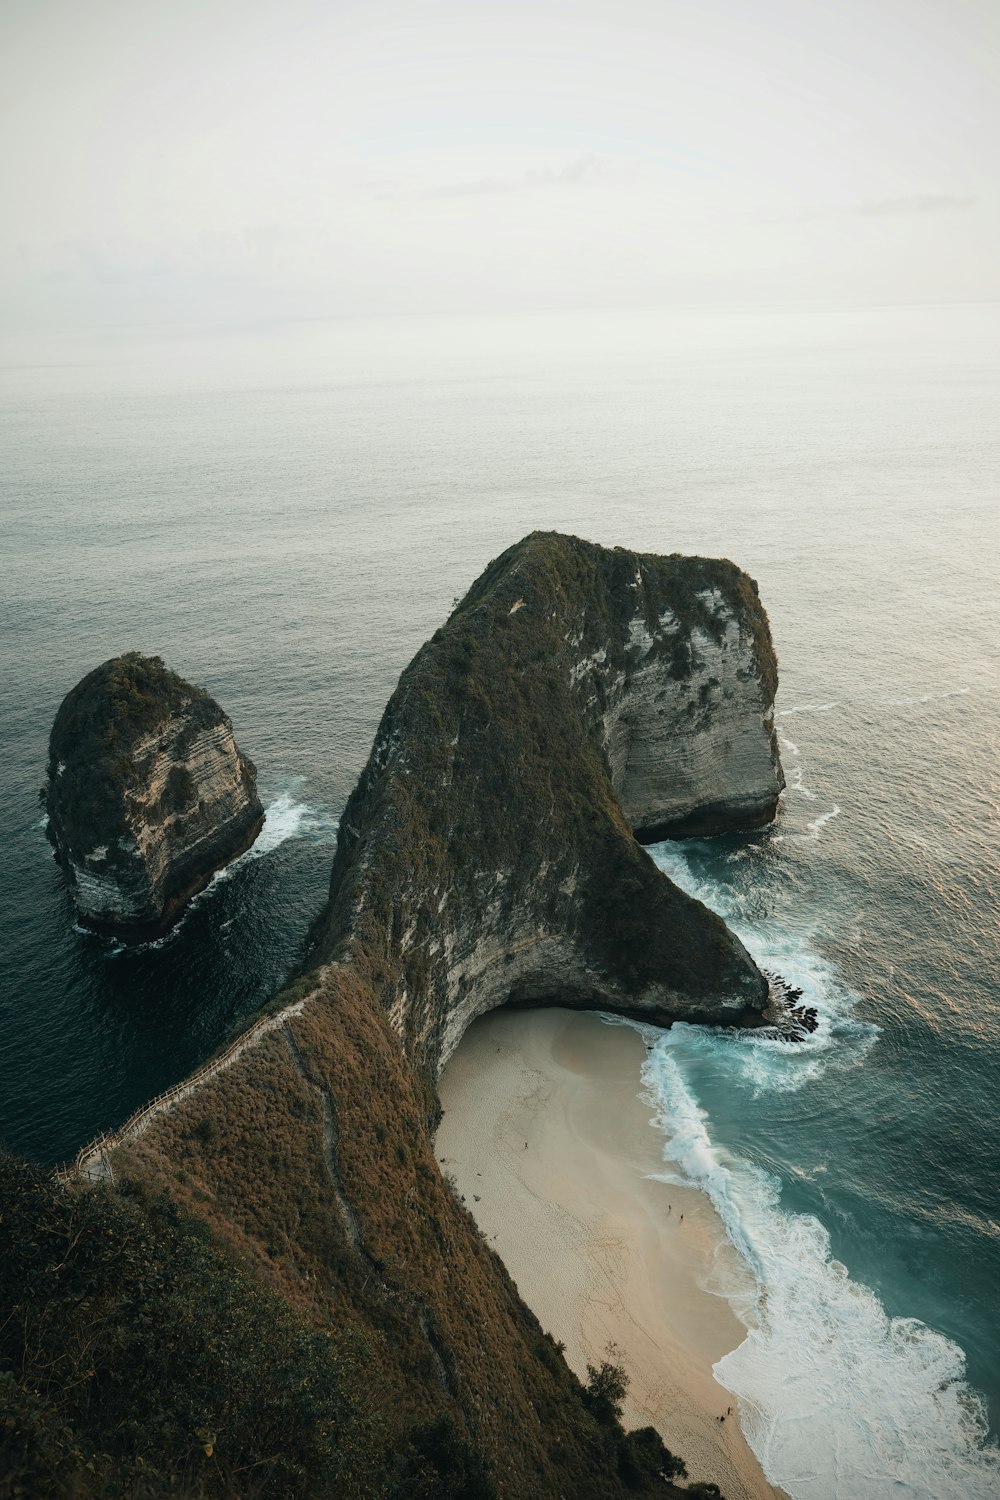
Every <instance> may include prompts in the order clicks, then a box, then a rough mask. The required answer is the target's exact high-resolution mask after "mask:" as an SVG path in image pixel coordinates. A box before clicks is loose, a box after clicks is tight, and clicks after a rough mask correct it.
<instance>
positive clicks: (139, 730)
mask: <svg viewBox="0 0 1000 1500" xmlns="http://www.w3.org/2000/svg"><path fill="white" fill-rule="evenodd" d="M45 797H46V806H47V809H48V814H49V836H50V838H51V839H52V842H53V843H54V845H55V848H56V854H57V857H58V859H59V861H60V863H61V865H62V867H63V870H64V871H65V875H66V881H67V884H68V886H69V889H70V891H71V893H72V896H73V899H74V901H75V903H76V907H77V910H78V911H79V913H80V916H81V917H82V918H83V919H84V920H85V921H86V922H88V923H89V924H90V925H92V926H94V927H97V928H99V929H101V930H103V931H108V932H113V933H115V934H116V935H119V936H122V937H125V938H146V937H152V936H156V935H157V934H158V933H161V932H163V931H165V930H166V929H167V928H168V927H169V926H170V924H171V922H173V921H174V920H175V919H176V917H177V916H178V915H179V913H180V912H181V910H182V909H183V907H184V906H185V904H186V903H187V902H188V901H189V900H190V899H191V897H192V896H194V895H196V894H197V892H198V891H200V890H202V889H203V888H204V887H205V886H206V885H207V884H208V882H209V880H210V879H211V878H212V875H213V874H214V873H215V872H216V871H217V870H219V869H221V868H222V867H223V866H224V865H227V864H228V863H229V862H230V860H232V859H234V858H235V857H236V855H238V854H240V853H242V851H243V850H244V849H247V848H249V846H250V845H251V844H252V843H253V841H254V839H255V838H256V837H257V834H258V833H259V832H260V829H261V826H262V824H263V821H264V810H263V808H262V807H261V804H260V799H259V798H258V796H257V791H256V785H255V772H254V767H253V765H252V763H251V762H250V761H249V760H248V759H247V757H246V756H245V755H243V754H242V753H241V752H240V750H239V749H238V747H237V745H236V741H235V740H234V738H233V726H232V724H231V722H230V720H229V719H228V718H227V717H226V715H225V714H224V713H223V711H222V709H221V708H220V707H219V705H218V704H217V703H216V702H215V700H214V699H212V698H210V697H209V695H208V694H207V693H206V692H204V691H203V690H202V689H201V688H195V687H192V686H191V685H190V683H187V682H184V681H183V680H182V679H181V678H180V677H178V676H177V675H176V673H174V672H171V671H170V670H169V668H167V667H165V666H164V664H163V662H162V661H161V660H160V658H159V657H156V656H154V657H145V656H142V655H140V654H139V653H138V652H129V653H128V654H127V655H125V656H119V657H115V658H113V659H112V660H111V661H107V662H105V663H104V664H103V665H102V666H100V667H98V668H96V670H95V671H93V672H90V673H88V675H87V676H86V677H84V678H83V680H82V681H81V682H79V683H77V685H76V687H75V688H73V689H72V691H71V692H70V693H68V694H67V696H66V698H65V699H64V700H63V703H62V706H61V707H60V709H59V712H58V713H57V715H56V719H55V723H54V725H53V728H52V735H51V738H50V741H49V774H48V784H47V787H46V791H45Z"/></svg>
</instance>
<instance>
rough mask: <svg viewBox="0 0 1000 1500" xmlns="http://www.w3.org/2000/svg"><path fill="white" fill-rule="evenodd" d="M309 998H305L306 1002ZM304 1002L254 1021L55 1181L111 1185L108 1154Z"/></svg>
mask: <svg viewBox="0 0 1000 1500" xmlns="http://www.w3.org/2000/svg"><path fill="white" fill-rule="evenodd" d="M308 998H309V997H308V996H307V997H306V999H308ZM306 999H302V1000H298V1001H296V1003H295V1004H294V1005H289V1006H287V1007H286V1008H285V1009H284V1010H280V1011H278V1013H277V1015H273V1016H264V1017H263V1019H262V1020H260V1021H255V1022H254V1024H253V1025H252V1026H250V1027H249V1028H248V1029H247V1030H246V1031H244V1032H243V1033H242V1034H241V1035H240V1036H238V1037H237V1038H236V1040H235V1042H233V1043H232V1045H231V1046H230V1047H227V1048H226V1050H225V1052H223V1053H221V1054H220V1055H219V1056H218V1057H214V1058H212V1060H211V1062H207V1063H203V1064H202V1066H201V1067H200V1068H198V1069H196V1070H195V1072H194V1073H191V1074H190V1075H189V1076H188V1077H187V1078H185V1079H184V1081H183V1082H182V1083H176V1084H174V1086H173V1088H169V1089H164V1091H163V1093H162V1094H157V1096H156V1098H155V1099H151V1100H150V1101H149V1103H148V1104H144V1105H143V1106H142V1108H141V1109H137V1110H136V1112H135V1114H134V1115H130V1116H129V1118H128V1119H127V1120H126V1121H125V1123H124V1125H119V1126H118V1128H117V1130H109V1131H106V1132H104V1133H103V1134H102V1135H99V1136H97V1137H96V1138H95V1139H94V1140H92V1141H88V1143H87V1145H86V1146H82V1147H81V1148H80V1150H79V1151H78V1152H77V1154H76V1156H75V1157H74V1158H73V1160H72V1162H71V1163H70V1164H69V1166H68V1167H63V1168H62V1169H61V1170H60V1171H58V1172H56V1174H55V1175H56V1177H57V1178H58V1179H59V1180H60V1181H61V1182H69V1181H71V1179H72V1178H74V1177H90V1178H93V1179H96V1178H101V1177H108V1178H111V1180H112V1181H114V1176H113V1174H112V1171H111V1162H110V1160H109V1152H111V1151H114V1150H116V1149H117V1148H118V1147H119V1146H123V1145H125V1143H126V1142H127V1141H134V1140H136V1139H137V1137H138V1136H140V1135H142V1133H143V1131H144V1130H145V1129H146V1127H147V1126H148V1125H149V1124H150V1123H151V1122H152V1121H153V1120H155V1119H156V1117H157V1115H162V1114H164V1113H165V1112H166V1111H167V1110H168V1109H172V1108H173V1106H174V1105H175V1104H179V1103H180V1101H181V1100H182V1099H186V1098H187V1097H188V1096H189V1095H190V1094H193V1093H194V1092H195V1090H196V1089H199V1088H201V1086H202V1084H204V1083H207V1082H208V1081H209V1079H210V1078H215V1077H216V1075H217V1074H219V1073H224V1072H225V1070H226V1069H227V1068H230V1067H232V1065H233V1063H234V1062H236V1060H237V1058H239V1057H241V1056H242V1055H243V1053H244V1052H246V1051H247V1050H248V1048H250V1047H255V1046H256V1045H257V1043H258V1042H260V1041H261V1040H262V1038H264V1037H265V1036H267V1035H268V1033H269V1032H272V1031H277V1029H278V1027H279V1026H284V1024H285V1022H286V1021H287V1020H288V1019H289V1018H290V1017H291V1016H297V1015H299V1014H300V1013H301V1011H302V1010H303V1009H304V1008H305V1004H306Z"/></svg>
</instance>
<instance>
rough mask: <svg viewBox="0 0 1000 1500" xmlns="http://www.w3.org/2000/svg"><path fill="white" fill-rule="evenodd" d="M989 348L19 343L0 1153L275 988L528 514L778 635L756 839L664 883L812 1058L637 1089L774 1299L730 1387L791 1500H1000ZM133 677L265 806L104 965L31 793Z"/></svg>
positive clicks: (685, 867)
mask: <svg viewBox="0 0 1000 1500" xmlns="http://www.w3.org/2000/svg"><path fill="white" fill-rule="evenodd" d="M998 351H1000V309H998V308H997V307H993V306H991V307H961V308H921V309H905V308H902V309H860V310H856V311H851V312H844V313H839V314H833V313H830V312H811V313H810V312H803V313H797V314H780V315H774V316H765V315H762V314H755V315H750V314H747V315H738V314H727V315H725V316H722V315H712V314H707V313H706V314H702V313H696V312H691V313H687V314H677V315H657V316H650V315H639V314H627V315H621V316H614V317H612V316H610V315H609V316H607V317H582V316H581V317H570V316H569V315H566V316H560V317H552V318H548V319H546V318H524V319H517V318H510V319H506V320H503V321H502V322H501V321H496V322H494V321H490V320H460V319H455V320H440V321H438V322H432V321H426V322H424V321H420V320H409V321H406V322H392V321H390V320H383V321H378V322H370V323H360V322H351V321H349V320H344V321H342V322H331V323H326V324H319V325H302V326H298V327H293V328H285V329H275V330H255V331H252V332H246V333H243V334H239V335H235V334H230V335H222V334H218V335H215V336H213V337H208V336H204V335H201V336H194V335H191V336H190V337H187V336H185V337H181V336H179V335H175V336H172V337H170V338H166V337H157V338H154V337H152V336H145V337H143V338H141V339H140V338H137V337H129V338H126V337H125V336H120V337H110V336H109V337H108V338H105V339H103V340H101V341H96V340H84V339H80V340H78V341H76V342H75V343H73V344H72V345H70V344H67V343H65V342H64V343H62V344H60V345H58V346H57V345H55V344H51V345H47V346H40V345H31V346H28V345H26V344H25V345H22V346H20V347H15V346H14V345H12V344H8V345H7V346H5V347H4V348H3V349H2V350H0V445H2V453H0V515H2V517H3V522H2V526H3V548H2V553H0V568H2V589H0V680H2V682H3V694H4V712H3V716H2V722H0V736H2V746H0V748H2V754H0V816H2V818H3V828H4V831H5V839H4V860H3V862H2V869H0V945H2V953H3V973H4V985H3V988H2V993H0V1035H2V1037H3V1045H2V1049H0V1136H2V1138H3V1139H4V1141H5V1142H6V1143H7V1144H9V1145H10V1146H12V1147H13V1148H14V1149H16V1150H18V1151H21V1152H23V1153H26V1154H30V1155H33V1156H36V1157H38V1158H40V1159H41V1160H43V1161H47V1162H51V1161H56V1160H61V1159H64V1158H66V1157H68V1156H69V1155H71V1154H72V1153H73V1152H74V1151H75V1150H76V1148H77V1147H78V1146H79V1145H80V1144H81V1143H82V1142H83V1141H85V1140H86V1139H88V1138H89V1137H90V1136H92V1135H93V1134H94V1133H95V1132H96V1131H97V1130H99V1129H101V1128H103V1127H106V1126H110V1125H113V1124H115V1123H116V1122H117V1121H120V1120H121V1119H122V1118H124V1117H125V1116H127V1115H128V1114H129V1113H130V1112H131V1110H132V1109H134V1108H135V1107H136V1106H137V1105H138V1104H140V1103H142V1102H143V1100H145V1099H146V1098H147V1097H149V1095H150V1094H152V1093H154V1092H156V1091H158V1090H159V1089H162V1088H164V1087H165V1086H167V1085H168V1084H169V1083H171V1082H173V1081H174V1080H176V1079H177V1078H179V1077H181V1076H183V1075H184V1073H186V1072H187V1071H189V1070H190V1069H191V1067H193V1066H194V1065H196V1063H197V1062H198V1061H199V1059H200V1058H202V1057H204V1056H205V1055H206V1054H207V1053H208V1052H210V1051H211V1050H213V1049H214V1047H216V1046H217V1045H218V1044H219V1043H220V1042H221V1041H222V1040H223V1039H224V1038H225V1037H226V1036H227V1035H228V1034H229V1032H230V1031H231V1030H232V1029H233V1028H234V1027H235V1026H237V1025H238V1024H239V1022H240V1020H241V1018H242V1017H245V1016H246V1015H247V1014H249V1013H250V1012H251V1011H252V1010H253V1009H254V1008H255V1007H256V1006H257V1005H258V1004H259V1003H260V1001H261V1000H262V999H264V998H265V996H266V995H267V994H268V993H269V992H270V990H272V989H273V988H274V986H275V985H276V984H277V983H278V982H279V980H280V978H281V977H282V975H283V974H284V973H285V972H286V971H287V969H288V968H289V967H290V965H291V964H293V963H294V961H295V959H296V957H297V955H298V953H299V952H300V950H301V945H302V942H303V938H304V935H305V931H306V928H307V926H308V923H309V921H310V918H311V916H312V915H313V914H314V913H315V911H316V909H317V907H318V906H319V904H320V902H321V901H322V899H323V895H324V892H325V889H326V884H327V880H328V875H329V866H330V860H331V857H332V846H333V840H334V838H335V829H336V820H337V817H338V815H339V812H340V809H341V808H342V806H343V803H344V801H345V799H346V797H347V794H348V792H349V791H350V788H351V786H352V784H353V781H354V779H355V777H356V776H357V774H358V772H359V770H360V769H361V766H362V764H363V762H364V759H365V757H366V755H367V752H368V748H369V746H370V743H371V739H372V736H373V734H374V731H375V728H376V725H377V722H378V718H379V715H380V713H381V710H382V707H383V705H384V703H385V700H386V699H387V697H388V695H389V693H390V692H391V690H392V688H393V686H394V684H395V681H396V678H397V676H398V674H399V672H400V671H401V670H402V668H403V667H404V666H405V665H406V662H407V661H408V660H409V658H410V656H411V655H412V654H413V652H414V651H415V650H416V648H417V647H418V646H419V645H420V643H421V642H422V641H423V640H424V639H426V637H427V636H428V635H429V634H430V633H431V632H432V631H433V629H434V628H435V627H436V626H437V625H438V624H439V623H440V621H441V620H442V619H443V618H444V616H445V615H446V614H447V613H448V610H449V609H450V606H451V603H452V600H453V599H454V598H455V597H456V596H458V595H460V594H461V593H462V592H464V590H465V589H466V587H467V586H468V585H469V583H470V582H471V581H472V579H473V578H474V577H475V576H476V575H477V574H478V572H479V571H480V570H481V569H482V567H483V566H484V565H485V563H486V562H487V561H488V560H489V558H490V557H492V556H494V555H495V554H496V553H497V552H499V551H500V550H501V549H502V548H503V547H505V546H506V545H508V544H509V543H510V542H512V541H514V540H516V539H517V538H518V537H519V536H521V535H522V534H523V533H525V532H526V531H528V530H531V529H532V528H534V527H557V528H559V529H562V530H568V531H574V532H576V533H578V534H581V535H584V536H588V537H591V538H593V539H594V540H597V541H602V542H605V543H609V544H616V543H620V544H626V545H628V546H631V547H635V548H639V549H644V550H651V551H684V552H692V551H698V552H703V553H710V554H720V553H721V554H725V555H728V556H730V557H732V558H734V559H735V560H736V561H738V562H739V563H740V564H741V565H742V566H744V567H746V568H747V569H748V570H749V571H750V572H751V573H753V575H754V576H755V577H756V578H757V579H758V581H759V584H760V590H761V596H762V598H763V599H764V601H765V603H766V605H767V608H768V610H769V613H770V616H771V622H772V628H773V631H774V636H775V641H776V644H777V648H778V653H779V657H780V662H781V679H782V685H781V690H780V694H779V701H778V711H779V715H780V717H779V719H778V724H779V727H780V730H781V736H782V740H783V756H784V761H785V766H786V772H787V774H788V781H789V790H788V792H787V794H786V795H785V797H784V799H783V803H782V807H781V811H780V814H779V819H778V822H777V824H776V825H775V827H774V828H773V829H771V830H767V831H765V832H764V833H762V834H760V835H755V836H754V837H752V838H746V839H724V840H714V841H710V842H706V843H696V844H686V845H684V846H669V847H667V848H666V849H663V850H661V851H658V857H659V858H660V859H661V861H663V862H664V864H665V866H666V867H667V868H668V869H669V870H670V873H672V874H673V875H674V876H675V878H677V879H679V880H680V881H681V882H682V883H683V884H685V885H686V886H687V887H688V888H689V889H693V890H695V891H696V892H697V893H698V894H700V895H701V896H702V897H703V899H705V900H706V901H708V903H709V904H711V905H713V906H715V907H717V909H719V910H721V911H723V912H724V914H725V915H726V916H727V919H728V920H730V921H731V922H732V924H733V925H734V926H735V927H736V928H737V930H738V931H739V932H740V933H741V935H742V936H743V937H744V940H745V941H747V942H748V944H749V945H750V946H751V948H752V949H753V950H754V952H755V953H757V954H759V955H760V956H761V957H762V958H763V959H765V961H767V962H768V963H769V965H770V966H772V967H775V968H778V969H780V970H781V972H782V973H783V974H785V975H786V977H788V978H791V979H793V980H794V981H795V982H796V983H797V984H798V985H800V986H801V987H802V988H803V990H804V991H805V992H806V994H807V996H808V998H809V1003H813V1004H817V1006H818V1007H819V1009H820V1011H821V1014H822V1016H823V1025H822V1027H821V1029H820V1031H819V1032H818V1033H817V1034H816V1035H815V1037H814V1038H812V1039H811V1040H810V1042H809V1043H807V1044H806V1045H805V1046H803V1047H801V1048H797V1049H794V1050H793V1049H789V1048H782V1047H780V1046H778V1045H777V1044H776V1045H774V1046H771V1047H768V1046H767V1045H765V1044H761V1043H760V1042H759V1041H757V1042H755V1041H754V1040H753V1039H748V1038H735V1039H734V1038H727V1037H724V1036H719V1035H718V1034H714V1033H709V1032H696V1031H693V1030H692V1029H691V1028H684V1027H678V1028H675V1030H674V1031H673V1032H672V1033H671V1034H670V1035H669V1037H668V1038H666V1039H665V1040H664V1041H663V1042H662V1043H660V1044H659V1046H658V1048H657V1050H656V1052H655V1053H654V1055H653V1059H652V1060H651V1064H650V1066H651V1068H655V1069H656V1070H657V1072H656V1075H655V1076H653V1077H651V1078H650V1079H649V1082H650V1084H651V1086H652V1087H654V1088H655V1089H656V1090H657V1092H658V1096H659V1098H660V1101H661V1107H662V1110H663V1113H664V1122H665V1129H666V1131H667V1136H668V1137H669V1139H670V1140H672V1141H674V1143H675V1144H674V1146H673V1147H672V1148H671V1149H673V1150H675V1153H676V1154H679V1155H680V1156H681V1158H682V1159H681V1161H680V1162H678V1161H669V1162H665V1167H664V1170H666V1171H675V1172H676V1171H684V1172H685V1173H686V1174H687V1175H688V1176H693V1177H695V1178H696V1179H698V1180H700V1182H701V1185H702V1186H703V1187H704V1188H705V1189H706V1190H707V1191H709V1192H711V1193H712V1194H713V1195H714V1196H716V1197H717V1198H718V1200H719V1204H720V1206H721V1207H722V1208H723V1209H724V1210H725V1212H726V1213H727V1214H728V1215H729V1218H728V1222H729V1225H730V1232H731V1233H732V1235H733V1237H734V1238H735V1239H736V1240H737V1241H740V1240H741V1239H742V1244H741V1248H742V1249H743V1251H744V1253H745V1254H746V1255H747V1256H748V1258H749V1259H750V1260H751V1263H752V1264H753V1265H754V1268H755V1269H756V1271H757V1273H758V1277H759V1279H760V1284H761V1287H762V1289H763V1291H762V1297H763V1302H762V1314H761V1320H760V1328H759V1330H758V1333H757V1334H756V1335H755V1336H754V1338H753V1339H752V1340H751V1341H750V1342H749V1343H748V1345H746V1346H744V1348H743V1349H742V1350H740V1351H736V1352H735V1353H734V1354H733V1355H731V1356H728V1357H727V1360H726V1361H724V1362H723V1364H724V1365H725V1369H724V1370H723V1371H722V1372H721V1373H722V1375H723V1377H724V1378H725V1379H726V1381H727V1383H729V1385H730V1388H731V1389H734V1390H739V1392H740V1395H741V1405H742V1409H743V1412H744V1421H745V1425H746V1426H747V1428H748V1431H749V1433H750V1436H751V1439H752V1441H753V1442H754V1443H755V1446H756V1447H757V1448H758V1451H759V1452H760V1453H761V1454H762V1457H763V1458H764V1461H765V1463H766V1464H767V1466H768V1468H769V1471H770V1472H772V1473H773V1474H774V1476H775V1477H776V1478H779V1479H781V1482H782V1483H784V1484H785V1486H786V1488H787V1489H789V1491H790V1493H791V1494H792V1495H793V1496H794V1497H795V1500H799V1497H803V1500H804V1497H809V1500H847V1497H848V1496H851V1497H854V1496H867V1495H871V1496H876V1495H877V1496H882V1495H885V1494H889V1493H898V1494H899V1495H900V1496H927V1497H931V1496H934V1497H942V1496H948V1497H951V1496H955V1497H962V1496H966V1495H968V1496H970V1497H973V1500H977V1497H978V1496H980V1495H989V1494H1000V1477H998V1475H997V1472H996V1470H995V1468H993V1469H991V1468H990V1467H989V1454H988V1453H983V1452H977V1448H976V1445H977V1444H978V1442H979V1440H980V1438H981V1437H982V1435H983V1431H984V1428H985V1427H986V1426H991V1427H992V1429H993V1430H994V1432H995V1429H996V1423H997V1418H998V1414H1000V1359H998V1355H997V1348H998V1342H1000V1341H998V1334H1000V1181H998V1178H1000V1174H998V1170H997V1148H996V1141H997V1112H998V1109H997V1093H998V1079H1000V989H998V978H997V976H998V975H1000V935H998V924H997V894H998V892H997V885H998V878H997V869H998V853H1000V836H998V827H997V804H998V800H1000V798H998V787H997V781H998V777H997V762H996V746H997V730H998V720H1000V714H998V696H997V689H998V678H997V647H996V639H997V625H998V618H997V609H996V603H995V559H996V556H997V552H998V548H997V515H998V500H1000V482H998V478H997V476H998V473H1000V465H998V458H1000V435H998V429H997V413H998V411H1000V352H998ZM129 648H137V649H140V650H144V651H148V652H159V653H160V654H162V655H163V656H164V657H165V659H166V660H167V661H168V662H169V663H170V664H171V665H172V666H174V667H175V668H176V669H177V670H178V671H180V672H182V673H183V674H184V675H185V676H188V677H190V678H192V679H193V680H195V681H197V682H200V683H202V684H203V685H204V686H205V687H207V688H208V689H209V690H210V691H211V692H212V693H213V694H214V695H215V696H216V697H218V698H219V700H220V701H221V702H222V704H223V705H224V706H225V707H226V709H227V711H228V712H229V713H230V714H231V715H232V718H233V720H234V724H235V728H236V733H237V738H238V739H239V742H240V744H241V746H242V747H243V748H244V749H245V750H246V751H247V753H249V754H250V756H251V757H252V758H253V759H254V760H255V761H256V763H257V765H258V770H259V780H260V785H261V789H262V793H263V797H264V801H265V804H266V805H267V807H268V812H269V820H268V824H267V826H266V828H265V834H264V842H263V843H262V845H260V846H258V848H257V849H256V850H255V851H253V853H252V856H251V857H249V858H247V859H245V860H243V861H241V862H240V863H239V865H238V866H236V867H234V868H233V869H231V870H230V871H229V872H227V874H226V877H225V878H224V879H222V880H220V881H218V882H217V883H216V884H215V885H214V886H213V887H211V888H210V890H209V891H208V892H206V893H205V895H204V896H203V897H201V898H200V899H199V901H198V902H197V904H196V906H195V907H194V909H193V910H192V911H191V913H190V914H189V915H188V917H187V918H186V919H185V921H184V922H183V923H182V924H181V925H180V926H179V927H178V928H177V929H176V930H175V932H174V933H173V934H172V935H171V936H170V937H169V938H168V939H167V940H166V941H165V942H163V943H162V944H160V945H157V946H155V947H150V948H146V949H141V950H130V951H128V952H122V951H120V950H119V949H118V948H117V947H116V946H115V945H114V944H110V943H107V942H104V941H102V940H100V939H98V938H95V937H94V936H92V935H89V934H86V933H84V932H81V931H79V930H77V929H76V928H75V926H74V924H73V918H72V911H71V908H70V906H69V904H68V902H67V899H66V896H65V893H64V891H63V889H62V886H61V882H60V877H59V872H58V870H57V868H56V867H55V865H54V864H53V862H52V860H51V857H50V853H49V850H48V846H47V844H46V842H45V838H44V832H43V829H42V827H41V824H40V811H39V807H38V803H37V790H38V786H39V784H40V781H41V778H42V775H43V771H44V765H45V747H46V740H47V735H48V730H49V727H50V724H51V721H52V718H53V716H54V714H55V710H56V708H57V707H58V704H59V702H60V700H61V698H62V696H63V695H64V693H65V692H66V691H67V690H68V689H69V688H70V687H71V686H72V685H73V684H74V683H75V682H76V681H77V680H78V679H79V677H80V676H82V675H83V673H84V672H86V671H87V670H89V669H90V668H91V667H93V666H94V665H95V664H96V663H98V662H99V661H102V660H104V659H105V658H106V657H108V656H111V655H113V654H115V653H117V652H119V651H122V650H125V649H129ZM834 1263H836V1264H834ZM837 1265H842V1266H843V1267H844V1271H843V1273H841V1272H839V1271H838V1270H837V1268H836V1267H837ZM764 1314H766V1316H764ZM866 1475H867V1476H869V1477H865V1476H866ZM872 1476H874V1477H872ZM892 1484H895V1486H896V1488H895V1489H893V1488H892Z"/></svg>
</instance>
